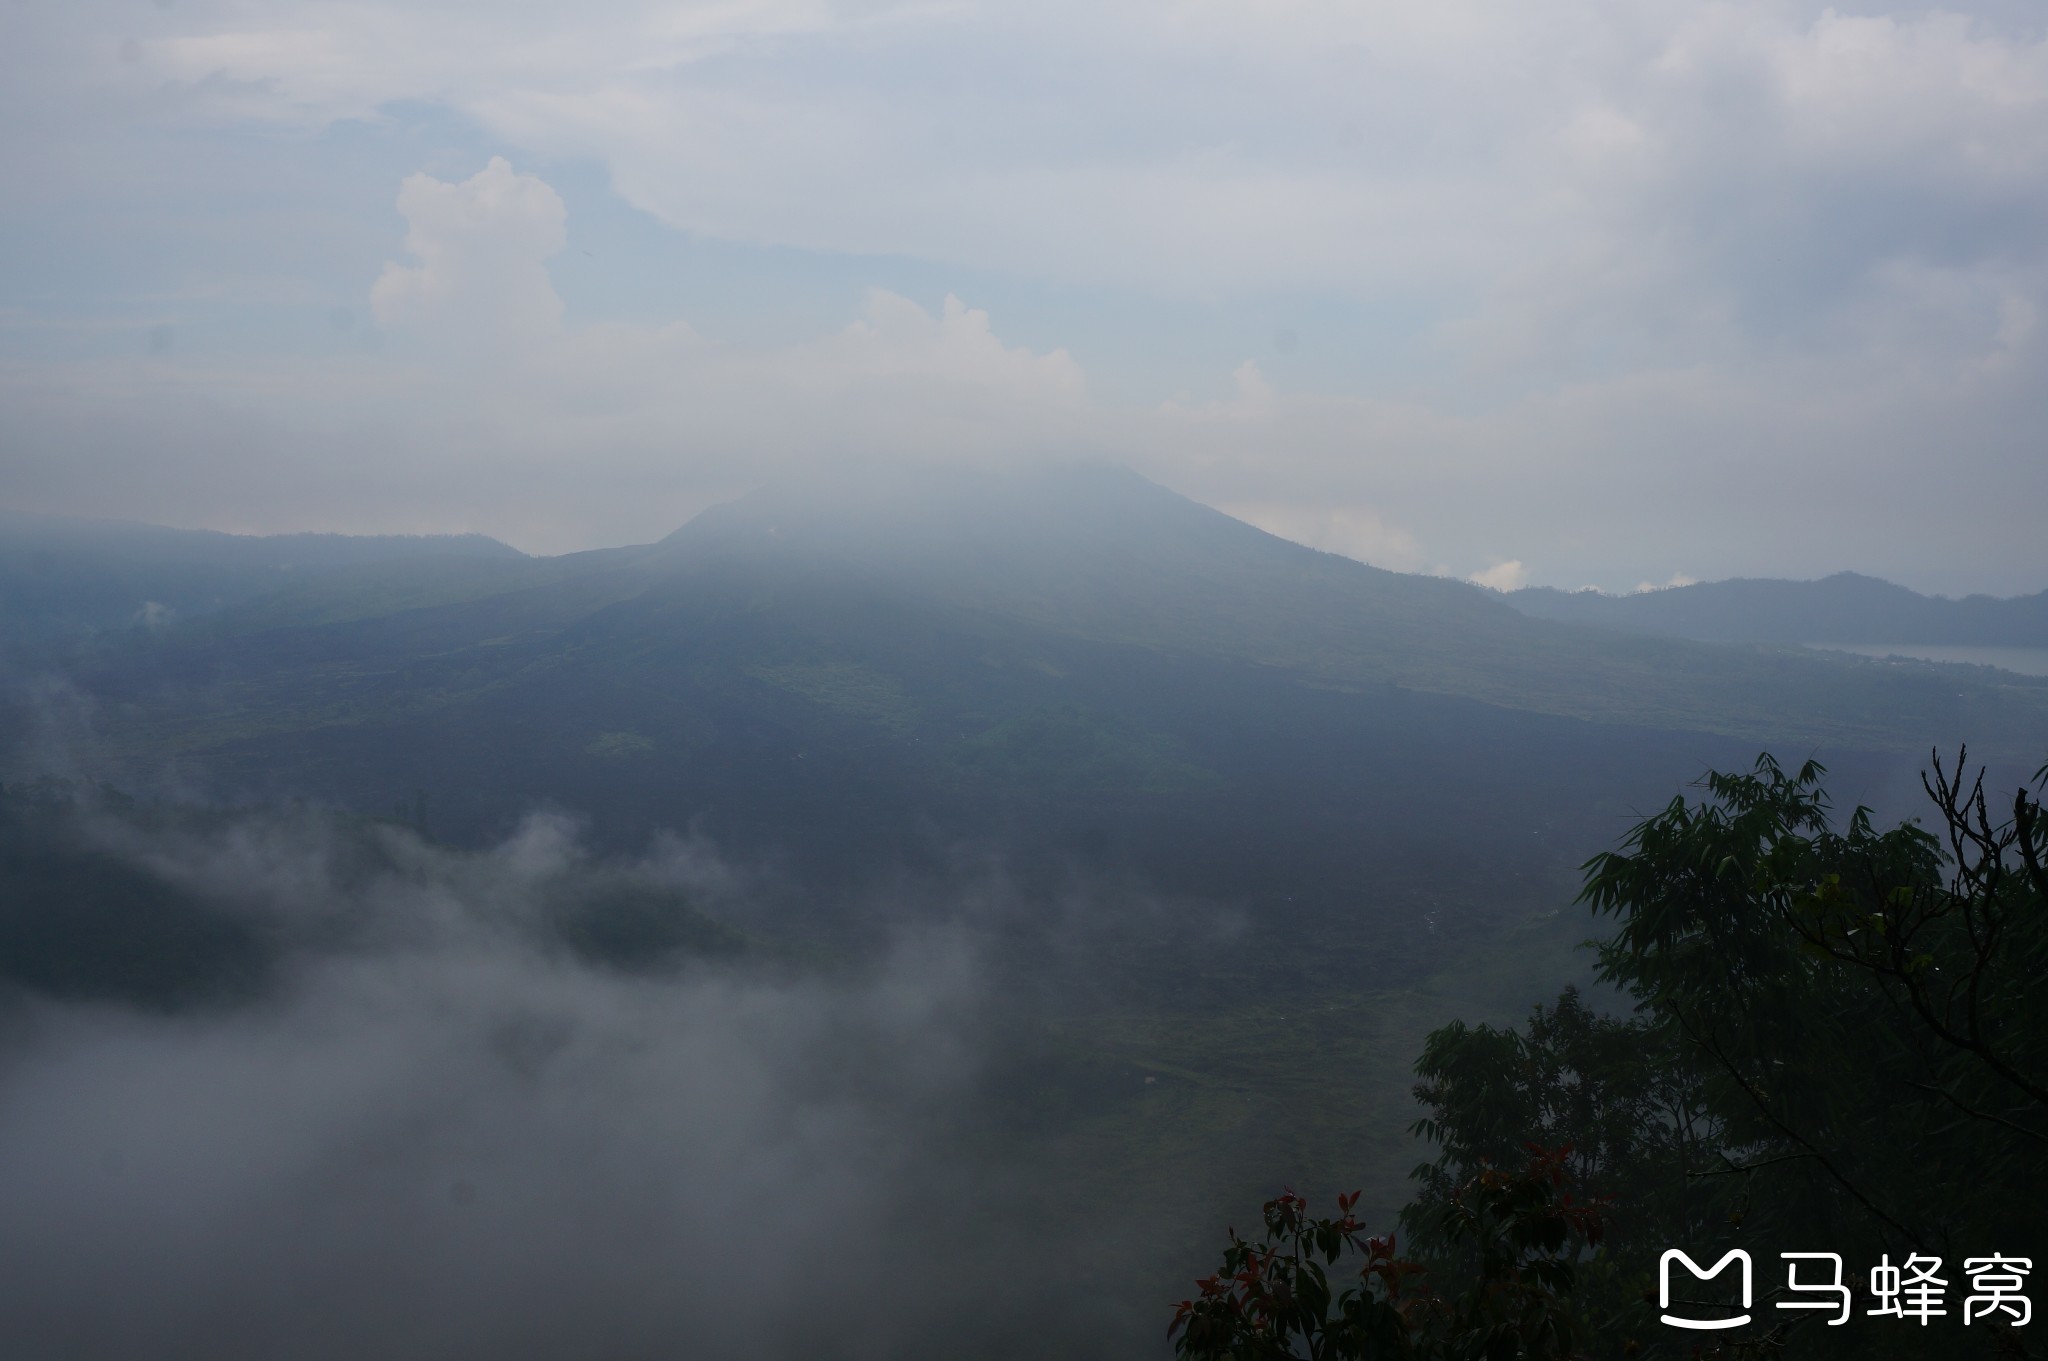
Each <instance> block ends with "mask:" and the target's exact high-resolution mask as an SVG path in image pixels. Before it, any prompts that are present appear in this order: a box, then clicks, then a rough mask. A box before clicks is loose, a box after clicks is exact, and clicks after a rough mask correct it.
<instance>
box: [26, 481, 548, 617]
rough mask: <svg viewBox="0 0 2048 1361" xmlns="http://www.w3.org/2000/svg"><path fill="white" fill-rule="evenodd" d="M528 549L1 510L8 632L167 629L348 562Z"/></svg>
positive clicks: (460, 540) (459, 538) (497, 556)
mask: <svg viewBox="0 0 2048 1361" xmlns="http://www.w3.org/2000/svg"><path fill="white" fill-rule="evenodd" d="M523 556H524V555H523V554H521V553H520V552H519V551H518V550H517V549H515V548H512V547H509V546H508V545H506V544H502V543H500V542H498V541H497V540H496V539H491V538H486V537H485V536H483V535H481V534H435V535H360V536H359V535H345V534H272V535H250V534H221V533H216V532H214V531H211V530H193V529H166V528H164V527H162V526H159V525H145V524H129V523H124V522H121V521H111V520H73V519H66V518H62V517H58V516H45V515H26V514H22V513H19V512H12V511H0V639H4V640H5V641H6V642H8V643H10V644H13V645H16V646H19V645H21V644H24V643H36V642H42V641H47V640H50V639H55V638H80V637H85V636H88V635H91V634H95V633H101V632H105V631H107V630H121V629H128V628H133V627H162V626H164V625H166V624H168V623H170V622H171V621H172V620H176V619H185V618H190V617H192V616H194V615H199V614H204V613H208V612H210V611H213V610H218V609H223V608H226V607H228V606H230V605H236V604H240V603H242V602H244V601H249V600H254V599H256V598H258V597H260V596H264V595H268V594H270V593H272V592H275V591H277V590H278V589H280V588H281V587H283V586H285V585H288V584H290V583H292V582H295V581H299V580H303V579H306V578H310V577H317V576H321V575H323V574H326V573H329V572H334V571H338V570H341V569H344V568H354V567H362V566H366V565H371V564H379V563H419V562H422V561H426V560H433V561H444V560H466V561H497V562H504V561H508V560H515V559H519V558H521V557H523Z"/></svg>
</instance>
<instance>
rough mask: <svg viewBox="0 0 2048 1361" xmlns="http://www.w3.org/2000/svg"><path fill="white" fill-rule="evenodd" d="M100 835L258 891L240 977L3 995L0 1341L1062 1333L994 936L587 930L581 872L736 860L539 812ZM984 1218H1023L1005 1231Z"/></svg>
mask: <svg viewBox="0 0 2048 1361" xmlns="http://www.w3.org/2000/svg"><path fill="white" fill-rule="evenodd" d="M95 835H97V836H99V837H100V838H101V845H102V846H103V847H104V848H105V849H106V852H107V853H108V854H110V855H114V856H119V857H122V858H124V859H125V860H126V862H127V863H129V864H130V865H131V866H136V867H140V868H141V869H143V870H145V871H146V872H148V873H150V874H153V875H156V876H159V877H160V878H161V879H162V880H164V881H165V882H167V883H171V884H174V885H176V886H177V888H178V890H179V891H180V892H181V893H184V894H186V895H193V896H197V897H199V898H203V899H204V900H205V901H207V902H208V903H209V904H211V905H212V906H214V907H216V908H218V909H220V910H224V911H229V912H233V913H238V914H243V915H244V916H245V918H246V919H248V920H251V921H254V922H258V923H260V924H262V925H263V927H264V929H265V930H266V931H268V932H270V933H271V936H272V938H273V939H274V940H276V941H277V942H279V943H280V945H279V948H280V949H281V950H282V951H283V960H284V963H283V964H282V965H281V967H280V968H279V969H278V970H277V971H276V972H275V974H274V975H273V976H272V977H271V979H270V981H269V983H268V984H267V986H266V988H265V989H264V990H263V991H262V992H261V993H260V995H258V996H256V997H255V998H254V999H253V1000H245V1001H243V1002H240V1003H239V1004H236V1005H231V1006H212V1007H203V1008H196V1009H186V1010H173V1011H170V1012H151V1011H146V1010H142V1009H138V1008H133V1007H127V1006H122V1005H116V1004H111V1003H106V1002H90V1003H89V1002H79V1001H66V1000H60V999H55V998H52V997H50V996H47V995H36V994H27V993H16V994H15V995H13V996H12V997H10V999H9V1000H8V1002H7V1004H6V1005H5V1006H4V1007H0V1222H5V1223H6V1224H7V1225H8V1226H9V1232H7V1233H6V1234H5V1235H0V1348H4V1350H6V1351H7V1352H9V1353H10V1354H14V1355H38V1356H40V1355H59V1354H61V1355H66V1356H71V1357H78V1358H98V1357H108V1358H114V1357H132V1356H139V1355H149V1356H156V1357H165V1358H183V1357H191V1358H202V1357H203V1358H209V1361H221V1359H232V1358H239V1357H245V1356H246V1357H274V1356H280V1355H289V1356H293V1357H306V1358H324V1357H336V1358H341V1357H348V1358H358V1357H362V1356H367V1355H376V1356H380V1357H413V1356H418V1357H448V1356H466V1355H489V1356H495V1357H504V1358H519V1357H535V1358H542V1357H545V1358H559V1357H569V1356H579V1357H582V1356H588V1357H597V1356H604V1357H639V1356H648V1357H654V1356H663V1357H670V1356H690V1355H720V1356H725V1355H730V1356H749V1357H753V1356H761V1357H778V1356H792V1357H793V1356H810V1355H832V1356H877V1357H881V1356H892V1357H893V1356H910V1355H922V1354H929V1355H945V1356H952V1355H967V1354H975V1355H1000V1354H1003V1353H1004V1352H1005V1351H1006V1350H1014V1351H1017V1352H1019V1353H1023V1352H1032V1353H1036V1352H1037V1351H1039V1350H1040V1349H1041V1348H1042V1347H1043V1346H1044V1345H1045V1344H1046V1342H1047V1340H1048V1337H1049V1336H1050V1335H1051V1333H1050V1332H1049V1331H1048V1330H1052V1331H1053V1332H1056V1331H1057V1330H1058V1327H1059V1324H1058V1322H1057V1320H1054V1321H1052V1322H1048V1321H1047V1315H1046V1313H1045V1311H1044V1306H1045V1304H1046V1298H1045V1294H1046V1290H1047V1289H1049V1288H1050V1287H1037V1288H1034V1287H1032V1286H1029V1285H1024V1284H1020V1283H1019V1282H1020V1279H1022V1275H1021V1273H1022V1272H1023V1268H1022V1266H1021V1263H1022V1261H1023V1260H1024V1259H1025V1258H1027V1257H1028V1256H1030V1255H1031V1254H1033V1253H1034V1252H1035V1251H1036V1249H1035V1248H1034V1247H1033V1246H1032V1245H1031V1244H1030V1243H1029V1242H1027V1241H1026V1240H1025V1239H1024V1238H1022V1237H1019V1236H1018V1235H1017V1229H1016V1226H1017V1224H1018V1222H1020V1216H1018V1215H1017V1214H1015V1213H1013V1212H1012V1211H1013V1210H1014V1208H1015V1207H1016V1206H1017V1205H1018V1204H1019V1203H1027V1204H1028V1203H1029V1201H1030V1200H1031V1197H1032V1193H1031V1191H1030V1189H1029V1188H1027V1187H1022V1186H1020V1185H1019V1184H1018V1183H1017V1179H1016V1177H1015V1176H1013V1175H1003V1174H999V1173H995V1172H992V1171H991V1169H990V1167H989V1166H987V1165H984V1163H983V1161H982V1160H980V1159H979V1158H978V1157H977V1156H976V1155H975V1154H973V1153H972V1152H971V1151H970V1148H969V1145H968V1143H967V1141H966V1140H965V1139H964V1138H963V1137H961V1136H962V1131H963V1130H965V1129H967V1127H968V1121H967V1116H968V1113H969V1110H970V1108H971V1106H972V1105H973V1103H974V1100H975V1090H976V1082H977V1080H978V1078H979V1076H980V1073H981V1068H982V1062H983V1055H982V1052H981V1050H982V1040H983V1035H984V1022H985V1020H986V1006H985V1003H984V1001H983V992H984V988H983V984H984V977H985V971H984V968H983V963H982V960H981V957H980V949H979V947H978V946H977V945H976V943H975V939H974V938H973V937H972V936H970V935H968V934H966V933H964V932H962V931H959V930H953V929H946V928H943V927H933V928H930V929H927V930H924V931H921V932H919V933H918V934H916V935H915V936H913V937H906V938H903V939H901V940H899V941H898V942H897V943H896V944H895V945H894V946H893V947H891V948H889V949H887V950H884V951H882V952H881V953H880V954H879V955H878V956H877V957H875V958H872V959H867V960H864V961H861V962H846V961H841V962H839V963H837V964H835V965H832V966H830V967H817V966H816V965H815V964H811V963H806V964H803V965H798V964H795V963H792V962H791V961H790V960H789V959H787V958H784V957H780V956H777V955H776V954H775V953H774V952H773V951H764V950H760V949H751V948H750V949H739V950H734V951H727V952H725V953H722V954H721V953H720V952H718V951H715V950H713V951H708V952H707V951H704V950H700V949H695V948H690V949H683V950H680V951H677V952H675V954H674V955H673V956H672V957H670V958H668V959H666V960H665V961H664V962H662V963H661V964H660V965H659V967H643V968H634V967H620V966H619V965H618V963H617V962H616V961H607V960H601V959H593V958H592V957H591V956H590V955H589V953H588V952H585V951H580V950H579V949H577V948H575V946H574V943H573V942H570V941H565V939H564V937H563V935H562V933H561V932H560V931H559V930H557V929H554V928H555V927H556V926H558V925H559V923H560V921H561V920H563V914H564V912H565V911H571V913H572V915H573V911H572V910H573V909H574V908H575V906H576V905H577V902H578V901H579V900H580V899H582V898H597V897H602V896H603V895H605V894H607V893H613V894H617V893H630V892H642V893H652V892H655V891H657V890H661V889H664V888H667V889H674V890H677V891H679V892H682V893H685V894H686V895H687V896H688V897H689V898H690V900H691V901H693V902H696V901H706V902H715V901H717V900H718V897H719V895H721V894H725V895H730V896H739V895H743V894H744V893H745V892H746V885H745V877H744V876H743V875H739V874H737V873H735V872H734V871H732V870H730V869H729V868H728V867H725V866H723V865H722V864H721V863H719V862H718V861H717V859H716V857H715V855H714V854H713V853H712V852H711V851H710V850H709V849H708V848H706V847H703V846H701V845H696V844H692V843H689V842H687V841H684V840H681V839H670V840H666V841H660V842H657V843H656V844H655V845H654V846H653V847H652V848H651V849H650V851H649V852H648V854H647V855H645V856H643V857H641V858H639V859H637V860H630V861H618V862H613V861H601V860H598V859H595V858H593V857H590V856H588V855H587V854H586V853H584V852H583V851H582V850H581V849H580V847H579V844H578V842H577V840H576V836H575V829H574V826H573V824H571V823H568V822H565V821H563V820H561V819H557V818H536V819H533V820H530V821H529V822H528V823H526V824H525V825H524V826H523V827H522V828H521V829H520V831H519V832H518V833H517V834H515V835H514V836H513V837H511V838H509V839H508V840H507V841H505V842H503V843H502V844H500V845H497V846H495V847H492V848H489V849H487V850H485V851H482V852H478V853H463V852H454V851H450V850H447V849H445V848H440V847H436V846H433V845H431V844H430V843H427V842H425V841H423V840H421V839H420V838H418V837H417V836H414V835H412V834H411V833H409V832H405V831H403V830H402V829H397V828H389V827H385V828H377V827H370V828H367V829H365V828H363V827H361V826H356V827H354V828H351V827H350V826H349V825H348V824H345V823H342V822H340V821H338V820H336V819H332V818H323V817H320V816H317V815H313V814H306V815H303V816H299V817H292V816H276V817H273V816H265V817H249V818H229V819H224V820H221V821H219V822H218V823H217V824H215V825H213V826H211V827H204V828H196V829H195V828H191V827H181V828H178V829H175V830H165V829H162V828H157V829H151V828H149V827H147V826H144V825H141V824H139V823H137V822H135V821H134V820H132V819H131V820H126V821H123V820H114V821H102V822H101V823H100V824H99V826H98V828H97V830H96V832H95ZM998 1224H1003V1225H1007V1228H1005V1229H1003V1230H1001V1231H998V1229H997V1228H996V1226H997V1225H998Z"/></svg>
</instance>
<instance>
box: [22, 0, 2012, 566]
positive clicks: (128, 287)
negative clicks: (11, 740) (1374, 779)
mask: <svg viewBox="0 0 2048 1361" xmlns="http://www.w3.org/2000/svg"><path fill="white" fill-rule="evenodd" d="M2044 18H2048V16H2044V13H2043V10H2042V8H2041V7H2040V6H2039V5H2038V4H2035V3H2031V2H2027V3H2022V0H1997V2H1990V0H1987V3H1979V4H1969V5H1960V6H1956V7H1952V8H1948V9H1929V8H1923V7H1918V6H1906V5H1883V4H1862V5H1848V6H1838V7H1826V6H1822V5H1820V4H1809V3H1803V2H1795V0H1784V2H1778V0H1758V2H1756V3H1745V2H1743V0H1730V2H1729V3H1698V2H1696V0H1545V2H1544V3H1542V4H1529V3H1527V0H1259V2H1257V3H1254V2H1253V0H1235V2H1225V0H1123V3H1119V4H1115V5H1108V6H1105V5H1101V4H1099V3H1091V4H1079V3H1072V2H1071V0H1030V3H1016V4H989V3H981V2H980V0H931V2H930V3H926V2H924V0H911V2H910V3H900V4H899V3H888V2H887V0H851V2H849V3H835V2H834V0H713V2H704V3H696V2H686V3H668V4H651V3H632V2H630V0H585V3H581V4H578V5H574V6H569V5H561V4H554V3H545V4H544V3H537V2H535V0H489V2H488V3H486V2H485V0H323V3H319V4H308V3H304V0H134V2H133V3H129V2H127V0H123V2H122V3H79V2H78V0H66V2H64V3H59V2H58V0H0V183H4V184H5V185H6V186H7V191H6V193H5V194H0V504H5V505H9V506H13V507H17V508H24V509H37V510H48V511H60V512H67V513H77V514H96V515H111V516H120V517H127V518H140V519H148V520H153V521H157V522H161V523H169V524H178V525H195V526H209V527H215V528H224V529H237V530H265V531H268V530H285V529H342V530H481V531H484V532H487V533H491V534H496V535H498V536H500V537H502V538H505V539H507V540H508V541H510V542H512V543H514V544H517V545H518V546H520V547H522V548H526V549H529V550H532V551H544V552H555V551H561V550H564V549H570V548H578V547H587V546H594V545H600V544H612V543H623V542H632V541H640V540H646V539H649V538H653V537H656V536H658V535H661V534H663V533H666V532H667V531H669V530H670V529H673V528H674V527H675V526H676V524H678V523H680V522H681V521H682V520H684V519H686V518H687V517H688V516H689V515H690V514H692V513H693V512H695V511H696V510H697V509H700V508H701V507H702V506H704V505H706V504H708V503H710V502H713V501H717V500H720V499H724V498H726V497H729V496H731V495H732V494H734V493H735V492H738V491H741V490H743V489H744V488H745V487H747V486H748V485H750V484H751V483H754V482H756V481H758V480H761V479H762V478H764V477H768V476H775V475H783V474H788V473H791V472H796V473H799V474H800V473H801V472H802V471H803V470H804V469H806V468H809V467H812V466H816V465H817V464H819V463H821V462H825V461H832V462H841V463H844V462H859V461H863V460H872V459H876V458H878V457H882V456H885V455H886V456H907V457H912V458H917V459H1015V458H1039V457H1070V456H1073V455H1075V454H1088V455H1106V456H1109V457H1112V458H1116V459H1119V460H1122V461H1124V462H1127V463H1129V464H1131V465H1132V466H1134V467H1136V468H1138V469H1139V470H1140V471H1142V472H1145V473H1146V474H1148V475H1150V476H1152V477H1154V478H1156V479H1158V480H1159V481H1162V482H1164V483H1166V484H1167V485H1169V486H1172V487H1174V488H1176V489H1178V490H1180V491H1183V492H1186V493H1187V494H1189V495H1191V496H1194V497H1196V498H1198V499H1200V500H1203V501H1206V502H1209V503H1211V504H1213V505H1217V506H1220V507H1222V508H1224V509H1226V510H1230V511H1232V512H1233V513H1237V514H1241V515H1244V516H1246V517H1247V518H1250V519H1253V520H1254V521H1256V522H1257V523H1260V524H1262V525H1265V526H1266V527H1268V528H1270V529H1274V530H1276V531H1277V532H1281V533H1285V534H1287V535H1289V536H1290V537H1294V538H1298V539H1301V540H1303V541H1305V542H1310V543H1313V544H1316V545H1317V546H1319V547H1325V548H1330V549H1334V550H1336V551H1340V552H1345V553H1349V554H1352V555H1353V556H1357V557H1361V558H1364V559H1366V560H1368V561H1372V562H1375V563H1379V564H1382V565H1385V566H1391V567H1397V568H1402V569H1409V570H1427V571H1438V572H1446V573H1452V574H1456V575H1459V576H1471V575H1478V576H1481V577H1482V578H1483V579H1485V580H1488V581H1489V582H1492V583H1494V584H1501V585H1512V584H1516V583H1518V582H1520V581H1524V580H1526V581H1529V582H1532V583H1546V584H1553V585H1561V586H1567V587H1576V586H1581V585H1586V584H1598V585H1601V586H1603V587H1607V588H1610V589H1628V588H1632V587H1634V586H1636V585H1638V584H1639V583H1642V582H1659V583H1661V582H1666V581H1670V580H1673V579H1675V578H1676V579H1683V578H1688V577H1690V578H1703V579H1704V578H1716V577H1724V576H1730V575H1738V574H1749V575H1797V576H1814V575H1820V574H1823V573H1826V572H1829V571H1834V570H1839V569H1843V568H1853V569H1857V570H1861V571H1866V572H1872V573H1876V574H1879V575H1883V576H1887V577H1890V578H1892V579H1895V580H1899V581H1902V582H1904V583H1906V584H1908V585H1912V586H1915V587H1918V588H1920V589H1924V590H1936V591H1942V592H1945V593H1951V594H1957V593H1962V592H1967V591H1976V590H1987V591H1992V592H1995V593H1999V594H2013V593H2019V592H2031V591H2037V590H2041V589H2043V588H2044V587H2048V552H2044V551H2043V549H2042V540H2041V532H2040V531H2041V523H2042V507H2043V506H2044V505H2048V451H2044V448H2043V432H2044V430H2048V424H2044V417H2048V381H2044V380H2048V363H2044V354H2048V348H2044V347H2048V340H2044V336H2043V327H2042V325H2041V312H2042V308H2043V306H2044V289H2048V40H2044Z"/></svg>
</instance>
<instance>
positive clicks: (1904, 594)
mask: <svg viewBox="0 0 2048 1361" xmlns="http://www.w3.org/2000/svg"><path fill="white" fill-rule="evenodd" d="M1507 601H1508V603H1509V604H1511V605H1513V606H1514V607H1515V608H1516V609H1518V610H1520V611H1522V613H1524V614H1527V615H1530V616H1533V617H1535V618H1538V619H1555V620H1560V621H1563V622H1566V623H1574V624H1596V625H1600V626H1603V627H1608V628H1620V629H1632V630H1635V631H1637V632H1641V633H1654V634H1661V635H1664V636H1667V637H1673V638H1698V639H1704V640H1707V641H1710V642H1742V643H1896V644H1914V643H1917V644H1931V645H1936V646H1972V645H1974V646H1979V647H2048V591H2042V592H2040V593H2038V594H2035V595H2026V596H2016V597H2012V598H2010V599H1996V598H1994V597H1991V596H1987V595H1972V596H1965V597H1964V598H1963V599H1961V600H1949V599H1946V598H1944V597H1940V596H1925V595H1921V594H1919V593H1918V592H1916V591H1909V590H1907V589H1906V588H1905V587H1903V586H1894V585H1893V584H1892V583H1891V582H1888V581H1880V580H1878V579H1877V578H1876V577H1867V576H1861V575H1858V574H1857V573H1855V572H1837V573H1836V574H1835V575H1833V576H1831V577H1825V578H1823V579H1821V580H1819V581H1777V580H1771V579H1768V578H1743V577H1738V578H1736V579H1734V580H1731V581H1711V582H1700V583H1697V584H1695V585H1691V586H1673V587H1668V588H1665V589H1663V590H1654V591H1639V592H1637V593H1635V594H1633V595H1605V594H1602V593H1601V592H1598V591H1559V590H1555V589H1553V588H1551V587H1547V586H1532V587H1529V588H1527V589H1526V590H1520V591H1514V592H1511V593H1510V594H1509V595H1508V596H1507Z"/></svg>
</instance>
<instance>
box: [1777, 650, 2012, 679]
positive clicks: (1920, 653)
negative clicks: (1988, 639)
mask: <svg viewBox="0 0 2048 1361" xmlns="http://www.w3.org/2000/svg"><path fill="white" fill-rule="evenodd" d="M1806 646H1808V647H1814V648H1820V649H1821V650H1823V651H1826V652H1854V653H1856V654H1857V655H1858V656H1861V657H1911V658H1913V659H1914V660H1915V661H1922V662H1966V663H1968V664H1969V665H1971V666H1995V667H1998V668H2000V669H2001V670H2005V671H2017V672H2019V673H2020V674H2021V675H2022V676H2048V647H1949V646H1943V645H1939V644H1935V643H1808V644H1807V645H1806Z"/></svg>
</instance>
